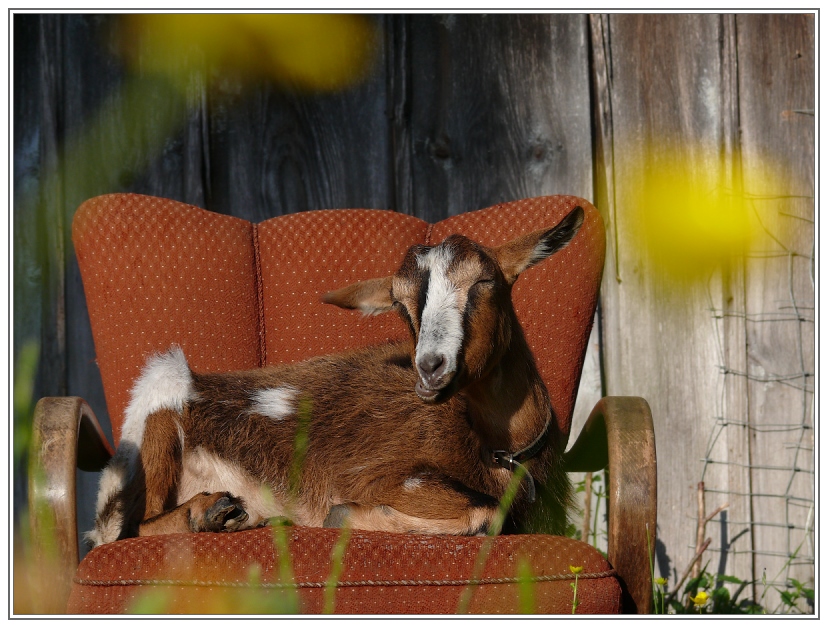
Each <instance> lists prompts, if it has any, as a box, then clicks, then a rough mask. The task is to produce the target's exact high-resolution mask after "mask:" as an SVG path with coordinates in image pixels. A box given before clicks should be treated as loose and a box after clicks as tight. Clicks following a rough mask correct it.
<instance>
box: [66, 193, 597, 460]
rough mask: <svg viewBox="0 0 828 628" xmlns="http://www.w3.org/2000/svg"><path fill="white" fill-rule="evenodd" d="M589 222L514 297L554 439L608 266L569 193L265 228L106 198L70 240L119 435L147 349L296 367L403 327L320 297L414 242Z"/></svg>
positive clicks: (87, 208) (123, 197)
mask: <svg viewBox="0 0 828 628" xmlns="http://www.w3.org/2000/svg"><path fill="white" fill-rule="evenodd" d="M575 205H581V206H582V207H583V208H584V210H585V212H586V217H585V221H584V225H583V227H582V228H581V231H580V232H579V233H578V235H577V236H576V237H575V239H574V240H573V242H572V243H571V244H570V245H569V246H568V247H567V248H566V249H564V250H563V251H561V252H559V253H557V254H556V255H554V256H553V257H552V258H550V259H549V260H547V261H546V262H544V263H543V264H540V265H538V266H536V267H534V268H531V269H529V270H528V271H526V273H525V277H521V279H519V280H518V282H517V283H516V284H515V288H514V298H513V300H514V303H515V309H516V311H517V313H518V317H519V319H520V320H521V323H522V324H523V326H524V328H525V330H526V336H527V340H528V342H529V345H530V346H531V347H532V350H533V352H534V354H535V359H536V361H537V364H538V368H539V370H540V372H541V375H542V376H543V378H544V381H545V382H546V385H547V388H548V389H549V393H550V398H551V400H552V405H553V408H554V410H555V412H556V415H557V418H558V424H559V428H560V430H559V437H560V438H562V439H563V440H565V439H566V437H567V436H568V434H569V424H570V418H571V415H572V409H573V406H574V402H575V395H576V392H577V389H578V381H579V379H580V374H581V366H582V364H583V357H584V353H585V351H586V346H587V341H588V338H589V332H590V329H591V327H592V320H593V313H594V311H595V305H596V303H597V296H598V287H599V284H600V280H601V271H602V268H603V262H604V229H603V223H602V221H601V218H600V216H599V214H598V212H597V211H596V210H595V208H594V207H593V206H592V205H591V204H590V203H589V202H587V201H585V200H584V199H580V198H577V197H574V196H547V197H540V198H533V199H526V200H520V201H514V202H510V203H502V204H500V205H497V206H495V207H491V208H488V209H484V210H480V211H474V212H468V213H465V214H461V215H458V216H454V217H452V218H449V219H447V220H444V221H442V222H439V223H437V224H435V225H430V224H428V223H426V222H423V221H422V220H420V219H418V218H414V217H411V216H407V215H404V214H399V213H396V212H390V211H381V210H360V209H353V210H320V211H310V212H302V213H298V214H290V215H286V216H279V217H276V218H271V219H270V220H266V221H264V222H262V223H259V224H253V223H250V222H248V221H246V220H242V219H239V218H234V217H231V216H226V215H223V214H217V213H214V212H208V211H206V210H203V209H199V208H196V207H193V206H191V205H186V204H184V203H179V202H176V201H171V200H167V199H159V198H155V197H150V196H141V195H137V194H110V195H106V196H100V197H96V198H93V199H91V200H89V201H87V202H86V203H84V204H83V205H82V206H81V207H80V208H79V209H78V211H77V213H76V215H75V219H74V222H73V232H72V237H73V241H74V245H75V252H76V254H77V258H78V264H79V267H80V270H81V275H82V278H83V283H84V290H85V293H86V299H87V305H88V309H89V316H90V320H91V324H92V333H93V338H94V341H95V350H96V354H97V362H98V366H99V368H100V372H101V378H102V380H103V386H104V393H105V395H106V400H107V406H108V409H109V415H110V420H111V422H112V429H113V436H114V438H115V444H116V445H117V443H118V441H119V440H120V432H121V422H122V421H123V413H124V409H125V408H126V405H127V403H128V402H129V391H130V388H131V387H132V383H133V381H134V380H135V378H136V377H137V376H138V375H139V373H140V371H141V367H142V366H143V364H144V362H145V361H146V358H147V357H148V356H149V355H150V354H151V353H154V352H158V351H165V350H166V349H168V348H169V346H170V345H171V344H174V343H176V344H179V345H181V347H182V348H183V349H184V352H185V354H186V355H187V359H188V361H189V362H190V365H191V366H192V368H193V369H195V370H197V371H202V372H219V371H229V370H236V369H245V368H255V367H258V366H262V365H265V364H267V365H271V364H279V363H285V362H294V361H298V360H302V359H304V358H308V357H312V356H315V355H323V354H326V353H331V352H334V351H339V350H342V349H346V348H353V347H358V346H366V345H370V344H375V343H377V342H383V341H385V340H388V339H395V338H401V337H403V336H404V335H405V334H406V330H405V326H404V325H403V323H402V321H401V320H399V318H398V317H397V316H395V315H393V314H389V315H384V316H376V317H370V318H364V317H362V316H361V315H360V314H359V313H354V312H349V311H345V310H340V309H338V308H335V307H333V306H330V305H324V304H323V303H321V301H320V300H319V296H320V295H321V294H322V293H324V292H327V291H328V290H332V289H334V288H338V287H342V286H345V285H348V284H349V283H352V282H354V281H357V280H360V279H367V278H369V277H374V276H383V275H388V274H391V273H393V272H394V271H395V270H396V269H397V266H398V265H399V263H400V261H401V260H402V257H403V254H404V253H405V251H406V250H407V249H408V247H409V246H411V245H413V244H415V243H426V244H435V243H438V242H440V241H442V240H443V239H444V238H445V237H446V236H447V235H449V234H451V233H462V234H464V235H467V236H469V237H471V238H473V239H475V240H477V241H479V242H481V243H482V244H486V245H497V244H502V243H504V242H506V241H508V240H509V239H511V238H513V237H516V236H518V235H521V234H524V233H528V232H530V231H533V230H536V229H541V228H545V227H551V226H554V225H555V224H557V223H558V222H559V221H560V220H561V218H563V217H564V216H565V215H566V214H567V213H568V212H569V211H570V210H571V209H572V208H573V207H575Z"/></svg>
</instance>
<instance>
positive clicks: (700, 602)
mask: <svg viewBox="0 0 828 628" xmlns="http://www.w3.org/2000/svg"><path fill="white" fill-rule="evenodd" d="M689 597H690V601H691V602H693V605H694V606H695V607H696V608H701V607H703V606H704V605H705V604H707V601H708V599H709V597H710V596H709V595H707V593H705V592H704V591H699V592H698V593H697V594H696V597H693V596H692V595H691V596H689Z"/></svg>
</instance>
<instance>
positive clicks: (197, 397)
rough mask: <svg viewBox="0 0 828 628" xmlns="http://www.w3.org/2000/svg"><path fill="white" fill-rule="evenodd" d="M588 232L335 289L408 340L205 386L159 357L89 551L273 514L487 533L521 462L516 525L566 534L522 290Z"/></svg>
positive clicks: (136, 406) (550, 421)
mask: <svg viewBox="0 0 828 628" xmlns="http://www.w3.org/2000/svg"><path fill="white" fill-rule="evenodd" d="M582 221H583V210H582V209H581V208H580V207H577V208H575V209H574V210H573V211H572V212H571V213H570V214H569V215H568V216H567V217H566V218H564V219H563V220H562V221H561V223H560V224H559V225H558V226H557V227H554V228H552V229H547V230H541V231H537V232H534V233H531V234H529V235H526V236H523V237H520V238H518V239H516V240H513V241H512V242H509V243H507V244H504V245H502V246H500V247H496V248H489V247H485V246H482V245H480V244H477V243H475V242H473V241H471V240H470V239H468V238H466V237H464V236H460V235H452V236H449V237H448V238H446V240H444V241H443V242H442V243H441V244H439V245H437V246H432V247H430V246H424V245H418V246H414V247H412V248H411V249H409V251H408V253H407V254H406V256H405V258H404V259H403V261H402V264H401V266H400V268H399V270H398V271H397V272H396V274H394V275H393V276H391V277H385V278H381V279H372V280H368V281H362V282H359V283H356V284H354V285H352V286H349V287H346V288H342V289H340V290H337V291H334V292H330V293H328V294H326V295H324V297H323V300H324V301H325V302H326V303H331V304H334V305H338V306H340V307H344V308H351V309H360V310H362V311H363V312H364V313H366V314H378V313H381V312H386V311H389V310H396V311H397V312H398V313H399V314H400V315H401V316H402V318H403V319H404V320H405V322H406V323H407V325H408V327H409V330H410V333H411V339H410V340H409V341H407V342H401V343H390V344H386V345H382V346H376V347H370V348H366V349H359V350H355V351H352V352H349V353H344V354H341V355H333V356H325V357H318V358H314V359H310V360H307V361H305V362H302V363H299V364H293V365H285V366H276V367H267V368H262V369H257V370H253V371H245V372H235V373H225V374H209V375H208V374H199V373H194V372H192V371H191V370H190V368H189V366H188V365H187V362H186V359H185V357H184V354H183V352H182V351H181V349H180V348H177V347H173V348H172V349H170V350H169V351H168V352H167V353H165V354H161V355H156V356H153V357H152V358H150V359H149V360H148V362H147V364H146V366H145V367H144V370H143V372H142V374H141V376H140V377H139V379H138V380H137V381H136V384H135V386H134V388H133V391H132V397H131V401H130V404H129V406H128V407H127V410H126V419H125V422H124V428H123V433H122V437H121V443H120V446H119V447H118V450H117V452H116V454H115V456H114V458H113V459H112V461H111V462H110V464H109V465H108V467H107V468H106V469H105V470H104V473H103V475H102V476H101V485H100V491H99V494H98V504H97V517H96V525H95V529H94V530H93V531H92V532H89V533H88V534H87V537H88V539H89V540H90V542H91V543H92V544H94V545H99V544H102V543H108V542H110V541H114V540H116V539H121V538H125V537H130V536H136V535H141V536H143V535H149V534H164V533H174V532H188V531H232V530H239V529H245V528H250V527H254V526H257V525H261V524H263V523H265V522H266V521H267V520H268V519H269V518H271V517H276V516H284V517H288V518H289V519H291V520H292V521H294V522H295V523H297V524H300V525H309V526H322V525H325V526H341V525H345V524H346V523H347V525H350V526H352V527H354V528H359V529H365V530H387V531H395V532H420V533H435V534H485V533H487V532H489V531H490V528H491V527H492V525H493V521H495V519H496V514H497V511H498V504H499V502H500V501H501V499H502V498H503V496H504V493H505V492H506V490H507V487H508V485H509V484H510V481H511V480H512V478H513V476H514V473H515V471H516V470H517V469H519V468H520V467H524V468H523V469H521V471H525V472H527V473H526V475H525V477H524V479H523V480H522V482H521V483H520V486H519V489H518V492H517V494H516V496H515V499H514V501H513V503H512V508H511V510H510V521H508V522H507V523H508V524H510V525H521V527H522V528H523V529H528V530H531V531H545V532H552V533H561V532H562V531H563V528H564V526H565V525H566V507H567V505H568V500H569V492H570V489H569V483H568V479H567V477H566V475H565V474H564V473H563V470H562V467H561V464H560V459H561V448H562V446H563V445H564V444H565V443H563V442H562V441H563V439H562V438H561V434H560V432H559V430H558V427H557V425H558V423H557V421H556V420H555V417H553V415H552V408H551V405H550V402H549V396H548V393H547V390H546V387H545V386H544V383H543V381H542V380H541V377H540V375H539V373H538V371H537V368H536V366H535V362H534V358H533V356H532V353H531V351H530V349H529V347H528V345H527V343H526V340H525V338H524V336H523V332H522V330H521V327H520V324H519V323H518V320H517V317H516V315H515V312H514V308H513V306H512V301H511V290H512V285H513V284H514V282H515V280H516V279H517V278H518V275H519V274H520V273H521V272H522V271H523V270H525V269H526V268H528V267H529V266H532V265H534V264H536V263H538V262H540V261H541V260H543V259H545V258H546V257H548V256H549V255H551V254H552V253H554V252H555V251H557V250H559V249H561V248H563V247H564V246H566V244H568V243H569V241H570V240H571V239H572V238H573V237H574V235H575V234H576V232H577V231H578V229H579V227H580V225H581V223H582ZM536 491H537V492H538V493H539V495H538V499H535V496H536Z"/></svg>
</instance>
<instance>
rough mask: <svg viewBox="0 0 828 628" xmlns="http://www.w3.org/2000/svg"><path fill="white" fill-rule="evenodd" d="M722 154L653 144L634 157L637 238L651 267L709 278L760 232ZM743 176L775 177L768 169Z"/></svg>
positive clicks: (632, 202) (633, 228) (674, 275)
mask: <svg viewBox="0 0 828 628" xmlns="http://www.w3.org/2000/svg"><path fill="white" fill-rule="evenodd" d="M728 172H729V170H728V168H726V167H725V164H724V163H723V161H722V160H721V159H720V158H719V157H718V155H710V154H706V153H705V151H703V150H702V149H701V148H700V147H693V146H687V147H684V151H683V152H681V153H679V152H664V151H658V150H656V149H655V148H652V149H651V150H650V151H648V154H647V156H646V157H643V158H641V159H638V160H636V159H634V158H633V160H632V165H631V170H630V171H629V174H630V181H631V183H632V189H633V190H635V192H634V193H633V194H632V195H630V197H628V198H627V199H625V200H624V201H623V202H625V203H629V206H628V208H627V209H628V210H629V211H630V212H631V216H632V218H633V222H632V223H630V237H631V238H632V243H633V244H634V245H636V246H637V247H638V248H639V249H640V250H642V251H643V252H644V253H645V254H646V257H648V258H649V261H650V262H651V269H652V270H653V271H655V272H657V273H661V274H663V275H665V276H667V277H668V278H669V279H678V280H682V281H684V280H691V281H692V280H700V279H701V280H704V279H706V278H707V277H708V275H709V273H710V271H711V270H713V269H714V268H717V267H720V266H722V265H723V264H725V263H727V262H728V261H729V260H732V259H734V258H737V257H739V256H741V255H743V254H744V253H745V252H747V250H748V249H749V247H750V245H751V243H752V242H753V241H754V240H755V238H756V236H757V235H758V233H759V231H758V230H759V228H760V227H759V226H758V225H757V224H756V220H755V216H752V214H751V212H749V209H750V207H749V205H748V203H747V202H746V200H745V196H744V194H743V193H742V192H741V191H740V190H738V189H734V185H733V181H731V180H729V179H728V177H731V178H732V177H733V175H732V174H728ZM747 174H748V173H743V174H742V178H751V179H753V180H755V179H757V177H758V178H760V179H763V180H766V181H767V180H772V179H773V178H775V177H773V176H772V173H771V172H770V170H769V169H766V171H765V172H762V173H758V172H753V171H751V172H750V173H749V174H750V177H748V176H747Z"/></svg>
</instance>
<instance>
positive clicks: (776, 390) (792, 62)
mask: <svg viewBox="0 0 828 628" xmlns="http://www.w3.org/2000/svg"><path fill="white" fill-rule="evenodd" d="M737 27H738V43H739V48H738V50H739V96H740V105H741V107H740V122H741V129H742V159H743V178H744V190H745V192H746V194H747V195H748V198H750V199H752V200H751V202H750V208H751V209H752V210H753V211H754V218H755V220H756V221H757V222H760V223H761V224H760V225H757V226H758V227H759V228H760V236H759V240H758V241H757V243H756V244H755V245H754V251H755V252H756V253H760V254H761V255H758V256H751V257H750V258H749V259H748V261H747V265H746V271H745V272H746V280H745V308H746V311H747V312H748V313H749V314H750V315H751V316H750V318H749V319H748V321H747V322H746V324H745V328H746V335H747V356H746V371H745V372H746V373H747V375H748V377H747V403H748V408H749V423H750V428H751V457H750V461H751V464H752V465H753V468H752V470H751V471H752V473H751V487H752V493H753V494H754V495H755V496H754V497H753V500H752V509H753V514H754V518H755V521H757V525H755V526H754V529H753V535H754V550H755V552H756V553H755V554H754V575H755V577H757V578H761V577H762V573H763V572H766V574H767V579H768V581H774V582H776V583H777V584H779V586H781V587H783V588H784V586H785V582H786V581H787V579H788V578H796V579H797V580H800V581H801V582H807V581H809V580H810V581H812V579H813V577H814V572H813V563H812V562H811V561H810V560H808V557H809V556H810V557H813V555H814V554H813V551H814V547H813V542H814V540H813V531H812V530H813V528H812V527H811V532H807V531H806V528H808V527H809V526H813V502H812V501H811V500H813V499H814V497H815V496H814V475H813V471H814V468H815V466H814V465H815V460H814V451H813V427H814V423H813V421H814V417H813V391H814V376H813V373H814V322H813V321H814V318H813V312H814V310H812V309H811V308H812V307H813V306H814V286H813V284H812V283H811V281H812V280H811V264H812V254H813V249H812V246H813V243H814V218H815V216H814V200H813V195H814V139H815V138H814V131H815V128H814V116H813V113H812V112H813V109H814V80H813V76H814V57H813V51H814V20H813V16H807V15H740V16H738V18H737ZM769 173H770V174H769ZM794 553H796V554H797V558H795V559H793V560H792V561H789V559H788V556H791V555H792V554H794ZM778 600H779V598H778V596H777V595H776V592H775V591H773V590H772V589H771V590H770V592H769V594H768V596H767V597H766V602H767V603H768V604H769V605H770V608H775V607H776V604H777V603H778ZM805 609H807V607H805Z"/></svg>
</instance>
